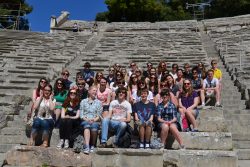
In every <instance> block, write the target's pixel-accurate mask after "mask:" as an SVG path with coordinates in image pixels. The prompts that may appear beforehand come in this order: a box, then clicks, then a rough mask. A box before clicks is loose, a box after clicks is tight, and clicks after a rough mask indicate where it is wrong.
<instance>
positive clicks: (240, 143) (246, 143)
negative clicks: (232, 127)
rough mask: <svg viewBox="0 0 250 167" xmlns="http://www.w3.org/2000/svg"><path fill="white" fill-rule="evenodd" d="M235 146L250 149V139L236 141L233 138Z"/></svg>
mask: <svg viewBox="0 0 250 167" xmlns="http://www.w3.org/2000/svg"><path fill="white" fill-rule="evenodd" d="M233 146H234V148H236V149H250V141H235V140H233Z"/></svg>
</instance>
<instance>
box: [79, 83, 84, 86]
mask: <svg viewBox="0 0 250 167" xmlns="http://www.w3.org/2000/svg"><path fill="white" fill-rule="evenodd" d="M77 85H78V86H84V85H85V84H84V83H82V84H77Z"/></svg>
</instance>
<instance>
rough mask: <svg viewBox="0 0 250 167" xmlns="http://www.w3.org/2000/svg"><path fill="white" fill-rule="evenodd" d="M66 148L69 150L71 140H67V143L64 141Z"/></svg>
mask: <svg viewBox="0 0 250 167" xmlns="http://www.w3.org/2000/svg"><path fill="white" fill-rule="evenodd" d="M64 148H66V149H67V148H69V140H68V139H66V140H65V141H64Z"/></svg>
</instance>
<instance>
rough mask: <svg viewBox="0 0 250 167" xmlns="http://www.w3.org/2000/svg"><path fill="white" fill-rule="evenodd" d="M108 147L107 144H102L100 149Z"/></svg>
mask: <svg viewBox="0 0 250 167" xmlns="http://www.w3.org/2000/svg"><path fill="white" fill-rule="evenodd" d="M106 147H107V143H101V144H100V145H99V148H106Z"/></svg>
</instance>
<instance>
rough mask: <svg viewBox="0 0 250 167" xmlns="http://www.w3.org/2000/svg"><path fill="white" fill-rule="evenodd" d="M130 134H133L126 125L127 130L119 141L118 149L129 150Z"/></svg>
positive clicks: (131, 129) (130, 128)
mask: <svg viewBox="0 0 250 167" xmlns="http://www.w3.org/2000/svg"><path fill="white" fill-rule="evenodd" d="M132 133H133V128H132V127H131V126H130V125H129V124H127V128H126V131H125V133H124V135H123V136H122V137H121V138H120V139H119V142H118V147H120V148H129V147H130V145H131V136H132Z"/></svg>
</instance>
